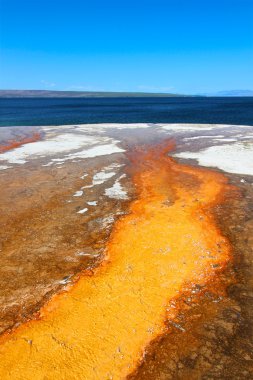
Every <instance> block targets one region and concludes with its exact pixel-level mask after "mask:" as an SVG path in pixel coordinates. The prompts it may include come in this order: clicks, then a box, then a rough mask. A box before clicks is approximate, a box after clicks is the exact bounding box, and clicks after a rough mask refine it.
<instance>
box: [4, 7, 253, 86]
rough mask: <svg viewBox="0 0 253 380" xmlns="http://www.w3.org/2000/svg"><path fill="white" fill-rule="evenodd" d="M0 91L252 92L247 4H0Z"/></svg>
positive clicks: (251, 16) (252, 25)
mask: <svg viewBox="0 0 253 380" xmlns="http://www.w3.org/2000/svg"><path fill="white" fill-rule="evenodd" d="M0 3H1V10H0V12H1V16H0V17H1V67H0V69H1V79H0V87H1V88H2V89H51V90H82V91H85V90H88V91H90V90H94V91H97V90H101V91H144V92H176V93H203V92H213V91H219V90H232V89H240V90H241V89H251V90H253V0H0Z"/></svg>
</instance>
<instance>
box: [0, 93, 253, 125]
mask: <svg viewBox="0 0 253 380" xmlns="http://www.w3.org/2000/svg"><path fill="white" fill-rule="evenodd" d="M141 122H146V123H218V124H244V125H253V97H245V98H244V97H241V98H240V97H238V98H237V97H236V98H221V97H219V98H218V97H217V98H194V97H193V98H191V97H189V98H63V99H59V98H44V99H42V98H33V99H24V98H21V99H17V98H16V99H14V98H13V99H0V126H22V125H27V126H28V125H29V126H31V125H32V126H33V125H34V126H35V125H62V124H86V123H141Z"/></svg>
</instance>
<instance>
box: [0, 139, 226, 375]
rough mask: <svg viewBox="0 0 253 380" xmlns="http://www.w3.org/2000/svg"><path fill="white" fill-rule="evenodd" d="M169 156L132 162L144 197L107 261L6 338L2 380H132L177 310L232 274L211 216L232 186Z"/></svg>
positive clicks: (152, 153)
mask: <svg viewBox="0 0 253 380" xmlns="http://www.w3.org/2000/svg"><path fill="white" fill-rule="evenodd" d="M169 147H170V146H169V145H167V147H165V148H164V147H162V146H157V147H155V148H148V149H147V148H145V147H144V148H143V149H140V148H139V149H137V150H136V151H135V152H132V153H131V155H130V159H131V160H132V161H133V163H132V171H133V181H134V183H135V186H136V189H137V195H138V196H137V200H135V201H133V202H132V204H131V205H130V214H129V215H127V216H124V217H123V218H122V219H121V220H119V221H117V222H116V224H115V227H114V230H113V233H112V235H111V237H110V241H109V242H108V244H107V247H106V252H107V257H106V259H105V260H104V262H103V264H102V265H101V266H100V267H99V268H98V269H97V270H96V271H95V272H94V273H93V274H92V275H88V274H85V273H83V275H82V276H81V278H80V279H79V281H78V282H77V283H76V284H75V285H74V286H73V287H72V288H70V290H69V291H68V292H65V293H62V294H60V295H57V296H55V297H54V298H53V299H52V300H51V301H50V302H49V303H48V304H47V305H46V306H45V307H44V308H43V309H42V310H41V317H40V319H39V320H34V321H30V322H28V323H26V324H24V325H22V326H20V327H19V328H17V329H16V331H13V332H12V333H10V334H9V335H8V336H4V337H3V339H2V341H1V349H0V353H1V355H0V368H1V369H0V378H1V379H2V380H7V379H11V380H13V379H15V380H19V379H22V380H28V379H33V380H42V379H43V380H58V379H59V380H64V379H68V380H73V379H79V380H80V379H85V380H91V379H99V380H102V379H122V378H124V377H125V376H126V375H127V374H129V373H130V372H131V371H132V370H133V369H134V368H135V367H136V365H138V362H139V361H140V360H141V358H142V355H143V352H144V349H145V347H146V346H147V344H148V343H149V342H150V341H151V340H152V339H153V338H155V337H157V336H158V334H161V333H162V332H163V331H164V321H165V319H166V316H167V317H168V315H170V310H166V305H168V303H169V300H170V299H172V298H174V297H175V296H177V295H179V294H180V289H182V286H183V285H184V284H186V283H189V282H194V283H198V284H203V283H205V282H206V281H207V280H208V278H210V276H212V275H213V274H214V271H215V269H214V266H215V265H214V264H216V265H217V264H219V265H221V266H223V265H225V264H226V262H227V260H228V259H229V245H228V242H227V241H226V239H225V238H224V237H223V236H222V235H221V233H220V231H219V230H218V228H217V227H216V226H215V223H214V220H213V219H212V216H211V215H210V213H209V208H210V207H212V206H213V205H215V204H216V203H218V202H220V201H221V199H220V196H221V194H222V192H223V190H224V189H225V188H226V186H227V184H226V178H225V177H224V176H223V175H222V174H219V173H215V172H214V171H209V170H207V169H199V168H193V167H189V166H185V165H180V164H178V163H176V162H175V161H174V160H173V159H171V158H169V157H167V155H166V152H167V151H168V149H169Z"/></svg>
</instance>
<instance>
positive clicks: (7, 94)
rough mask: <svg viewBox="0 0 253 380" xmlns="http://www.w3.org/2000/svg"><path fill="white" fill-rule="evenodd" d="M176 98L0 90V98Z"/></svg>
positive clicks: (85, 92) (141, 94) (132, 94)
mask: <svg viewBox="0 0 253 380" xmlns="http://www.w3.org/2000/svg"><path fill="white" fill-rule="evenodd" d="M175 96H176V97H178V96H185V95H179V94H169V93H146V92H102V91H101V92H99V91H96V92H95V91H50V90H0V98H113V97H116V98H120V97H136V98H137V97H175Z"/></svg>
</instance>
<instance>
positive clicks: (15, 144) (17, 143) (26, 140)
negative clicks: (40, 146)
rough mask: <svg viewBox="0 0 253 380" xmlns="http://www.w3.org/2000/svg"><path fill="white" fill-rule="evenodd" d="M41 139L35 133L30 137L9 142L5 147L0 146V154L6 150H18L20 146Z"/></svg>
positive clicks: (38, 134)
mask: <svg viewBox="0 0 253 380" xmlns="http://www.w3.org/2000/svg"><path fill="white" fill-rule="evenodd" d="M40 139H41V135H40V133H38V132H35V133H33V134H32V136H30V137H24V138H22V139H20V140H9V141H7V143H6V144H5V145H0V153H4V152H7V151H8V150H12V149H15V148H18V147H19V146H21V145H24V144H28V143H32V142H35V141H38V140H40Z"/></svg>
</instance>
